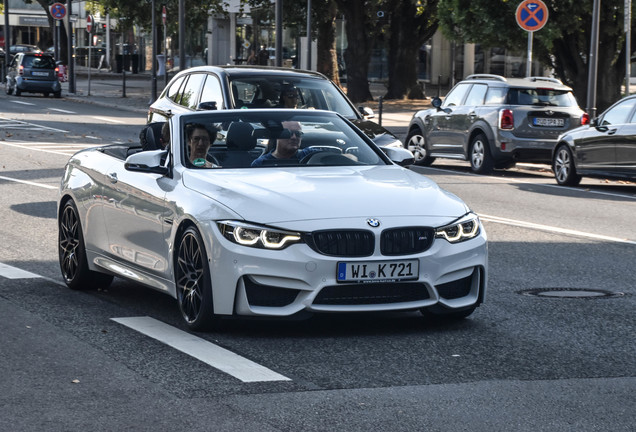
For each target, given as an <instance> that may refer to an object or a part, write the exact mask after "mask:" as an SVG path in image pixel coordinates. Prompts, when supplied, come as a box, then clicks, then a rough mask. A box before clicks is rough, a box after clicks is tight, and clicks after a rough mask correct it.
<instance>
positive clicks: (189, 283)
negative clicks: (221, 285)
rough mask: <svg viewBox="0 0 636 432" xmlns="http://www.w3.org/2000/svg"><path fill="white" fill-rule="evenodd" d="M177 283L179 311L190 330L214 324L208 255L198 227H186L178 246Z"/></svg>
mask: <svg viewBox="0 0 636 432" xmlns="http://www.w3.org/2000/svg"><path fill="white" fill-rule="evenodd" d="M175 282H176V287H177V302H178V303H179V310H180V311H181V316H182V317H183V320H184V321H185V324H186V325H187V326H188V327H189V328H190V330H195V331H200V330H207V329H209V328H211V327H213V324H215V323H216V319H215V317H214V306H213V303H212V284H211V278H210V267H209V265H208V255H207V253H206V252H205V245H204V244H203V239H202V238H201V234H199V231H198V230H197V229H196V228H194V227H189V228H188V229H186V230H185V232H184V233H183V235H182V236H181V239H180V240H179V243H178V246H177V248H176V261H175Z"/></svg>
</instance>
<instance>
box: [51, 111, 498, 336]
mask: <svg viewBox="0 0 636 432" xmlns="http://www.w3.org/2000/svg"><path fill="white" fill-rule="evenodd" d="M162 129H163V131H162ZM162 132H163V137H162ZM168 133H169V137H168ZM142 135H143V139H142V140H141V141H142V143H143V145H142V144H137V143H135V144H113V145H108V146H103V147H96V148H92V149H88V150H83V151H80V152H78V153H76V154H75V155H74V156H72V157H71V159H70V160H69V162H68V164H67V165H66V168H65V173H64V176H63V178H62V182H61V189H60V196H59V202H58V213H57V216H58V225H59V259H60V267H61V271H62V275H63V277H64V280H65V281H66V284H67V285H68V286H69V287H70V288H72V289H89V288H96V287H104V286H106V285H108V284H110V283H111V281H112V279H113V277H114V276H116V277H120V278H125V279H128V280H131V281H134V282H136V283H139V284H141V285H145V286H148V287H151V288H154V289H157V290H160V291H163V292H165V293H167V294H169V295H171V296H173V297H174V298H175V299H176V300H177V303H178V306H179V310H180V313H181V315H182V317H183V320H184V322H185V324H186V325H187V326H188V327H189V328H190V329H191V330H204V329H213V328H214V326H215V325H216V324H218V321H219V320H220V319H222V318H224V317H232V316H234V317H241V316H254V317H258V316H261V317H289V316H294V315H297V314H301V313H305V312H310V313H351V312H375V311H414V310H415V311H421V312H422V313H423V314H425V315H428V316H431V315H432V316H442V317H446V318H464V317H466V316H468V315H470V314H471V313H472V312H473V311H474V310H475V309H476V308H477V307H478V306H479V305H480V304H481V303H482V302H483V301H484V299H485V294H486V288H487V276H488V264H487V262H488V252H487V241H486V233H485V231H484V228H483V226H482V225H481V223H480V220H479V218H478V217H477V215H476V214H475V213H473V212H471V210H470V209H469V208H468V207H467V206H466V204H465V203H464V202H462V201H461V200H460V199H459V198H458V197H456V196H454V195H452V194H450V193H448V192H446V191H444V190H442V189H441V188H440V187H439V186H438V185H437V184H436V183H434V182H433V181H432V180H430V179H428V178H427V177H425V176H422V175H420V174H418V173H415V172H413V171H410V170H409V169H407V168H404V165H409V164H411V163H412V162H413V155H412V154H411V153H410V152H409V151H408V150H405V149H403V148H392V147H384V148H380V147H377V146H376V145H375V144H374V143H373V142H372V141H371V140H370V139H369V138H368V137H367V136H366V135H365V134H364V133H362V132H361V131H360V130H359V129H357V128H356V127H355V126H354V125H353V124H352V123H350V122H349V121H348V120H346V119H345V118H343V117H341V116H340V115H339V114H336V113H332V112H327V111H319V110H282V109H281V110H272V109H264V110H240V109H239V110H224V111H205V112H193V113H185V114H176V115H174V116H172V117H171V118H170V119H169V120H168V122H167V123H166V124H165V125H162V124H151V125H148V126H147V127H146V129H145V130H144V131H143V133H142Z"/></svg>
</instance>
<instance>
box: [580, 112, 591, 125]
mask: <svg viewBox="0 0 636 432" xmlns="http://www.w3.org/2000/svg"><path fill="white" fill-rule="evenodd" d="M586 124H590V115H589V114H588V113H583V115H582V116H581V126H583V125H586Z"/></svg>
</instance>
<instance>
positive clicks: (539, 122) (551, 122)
mask: <svg viewBox="0 0 636 432" xmlns="http://www.w3.org/2000/svg"><path fill="white" fill-rule="evenodd" d="M564 124H565V120H563V119H562V118H543V117H536V118H535V119H534V125H535V126H557V127H558V126H563V125H564Z"/></svg>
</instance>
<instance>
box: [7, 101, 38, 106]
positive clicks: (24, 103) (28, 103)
mask: <svg viewBox="0 0 636 432" xmlns="http://www.w3.org/2000/svg"><path fill="white" fill-rule="evenodd" d="M11 102H13V103H17V104H20V105H31V106H33V105H35V104H34V103H31V102H22V101H17V100H12V101H11Z"/></svg>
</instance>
